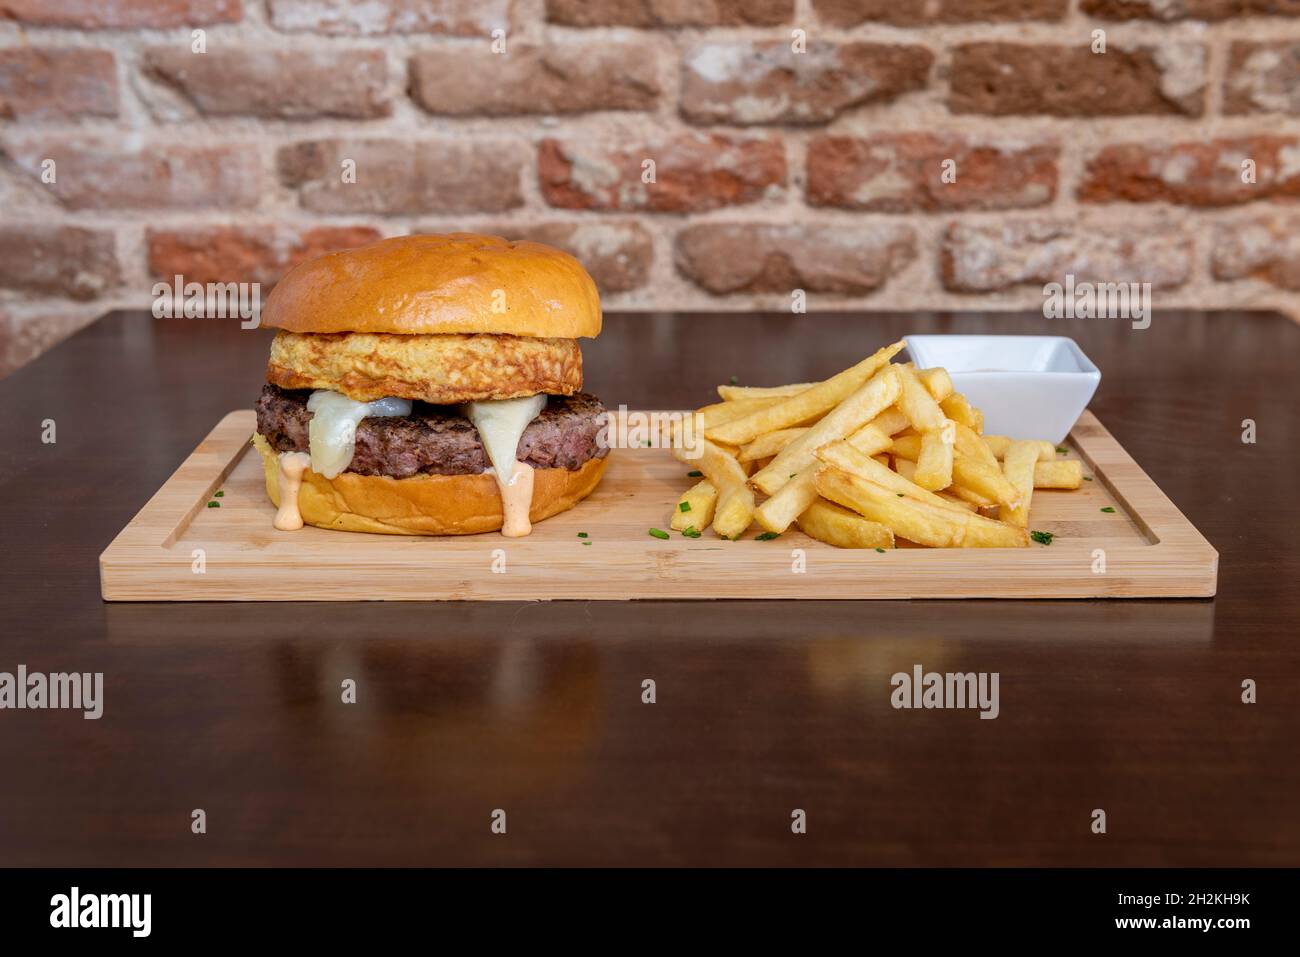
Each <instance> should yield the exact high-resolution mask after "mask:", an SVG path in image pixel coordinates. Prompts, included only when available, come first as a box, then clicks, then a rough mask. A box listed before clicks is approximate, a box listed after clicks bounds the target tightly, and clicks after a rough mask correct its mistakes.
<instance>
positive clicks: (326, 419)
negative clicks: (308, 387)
mask: <svg viewBox="0 0 1300 957" xmlns="http://www.w3.org/2000/svg"><path fill="white" fill-rule="evenodd" d="M307 408H308V410H310V411H311V413H312V416H311V424H310V425H309V426H308V428H307V438H308V440H309V442H310V443H311V444H310V448H311V470H312V471H313V472H315V473H316V474H317V475H323V476H324V477H325V478H327V479H332V478H334V477H335V476H337V475H338V474H339V473H340V472H342V471H343V470H344V469H346V468H347V467H348V466H349V465H351V464H352V455H353V453H354V452H356V449H357V425H358V424H360V422H361V420H362V419H366V418H381V417H384V416H394V415H410V414H411V400H410V399H376V400H375V401H374V402H357V401H356V400H355V399H349V398H348V397H347V396H345V395H341V394H340V393H338V392H330V391H329V390H327V389H320V390H318V391H316V392H313V393H312V394H311V398H309V399H308V400H307Z"/></svg>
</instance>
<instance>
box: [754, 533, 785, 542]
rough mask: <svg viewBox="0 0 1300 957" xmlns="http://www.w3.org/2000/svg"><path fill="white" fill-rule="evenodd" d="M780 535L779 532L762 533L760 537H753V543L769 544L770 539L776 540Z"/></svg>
mask: <svg viewBox="0 0 1300 957" xmlns="http://www.w3.org/2000/svg"><path fill="white" fill-rule="evenodd" d="M780 534H781V533H780V532H764V533H763V534H761V535H755V536H754V541H756V542H770V541H771V540H772V539H774V538H776V537H777V536H778V535H780Z"/></svg>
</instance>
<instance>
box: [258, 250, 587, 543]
mask: <svg viewBox="0 0 1300 957" xmlns="http://www.w3.org/2000/svg"><path fill="white" fill-rule="evenodd" d="M262 323H263V325H267V326H270V327H273V328H276V329H278V330H279V331H278V332H277V333H276V336H275V340H274V341H273V342H272V344H271V356H270V361H269V363H268V364H267V370H266V380H267V381H266V385H265V386H263V388H262V394H261V396H260V397H259V398H258V400H257V407H256V411H257V433H256V434H255V435H254V436H253V443H254V445H255V446H256V448H257V450H258V452H260V453H261V456H262V460H263V466H264V469H265V472H266V490H267V494H268V495H269V496H270V498H271V501H272V502H273V503H274V504H275V505H276V506H277V507H278V509H279V511H278V512H277V514H276V519H275V525H276V527H277V528H280V529H284V530H290V529H295V528H301V527H302V525H303V524H304V523H305V524H308V525H316V526H318V527H320V528H331V529H340V530H343V531H352V532H379V533H383V534H391V535H470V534H475V533H478V532H489V531H495V530H498V529H499V530H501V531H502V532H503V534H505V535H508V536H512V537H514V536H521V535H527V534H528V533H529V532H530V531H531V527H532V523H533V522H539V521H541V520H542V519H545V518H549V517H550V516H552V515H555V514H557V513H559V512H562V511H565V510H567V509H570V508H572V507H573V506H574V505H576V504H577V503H578V502H579V501H581V500H582V499H584V498H586V497H587V496H588V495H590V494H591V492H592V490H593V489H594V488H595V487H596V485H597V484H598V483H599V482H600V479H601V476H602V475H603V474H604V471H605V466H606V463H607V459H606V452H607V448H606V447H605V443H604V442H603V437H604V432H603V429H602V426H603V425H604V419H605V407H604V406H603V405H602V404H601V402H600V400H599V399H597V398H596V397H595V396H593V395H588V394H587V393H585V392H583V391H581V390H582V351H581V349H580V348H579V345H578V340H579V339H580V338H582V337H585V336H590V337H595V336H597V335H599V334H600V325H601V312H600V298H599V296H598V294H597V292H596V285H595V283H594V282H593V281H592V279H591V277H590V276H589V275H587V272H586V270H584V269H583V268H582V265H581V264H580V263H579V262H578V261H577V260H576V259H574V258H573V257H572V256H570V255H568V254H567V253H564V252H561V251H560V250H558V249H552V248H551V247H549V246H544V245H542V244H540V243H533V242H523V241H511V240H505V239H502V238H500V237H496V236H481V235H476V234H472V233H453V234H450V235H445V236H402V237H398V238H394V239H385V240H382V241H380V242H376V243H372V244H370V245H368V246H362V247H359V248H356V249H350V250H346V251H343V252H337V253H330V254H328V255H325V256H321V257H320V258H318V259H313V260H311V261H309V262H305V263H302V264H301V265H299V266H297V267H295V268H294V269H293V270H291V271H290V272H289V273H288V275H286V276H285V277H284V278H283V279H282V280H281V281H280V282H279V284H277V285H276V287H275V289H274V290H273V291H272V292H271V295H270V296H269V297H268V298H267V301H266V305H265V307H264V308H263V310H262Z"/></svg>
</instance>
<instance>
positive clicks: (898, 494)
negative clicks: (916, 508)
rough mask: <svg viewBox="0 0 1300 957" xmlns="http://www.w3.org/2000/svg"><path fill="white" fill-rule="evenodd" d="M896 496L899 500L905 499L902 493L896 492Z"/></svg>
mask: <svg viewBox="0 0 1300 957" xmlns="http://www.w3.org/2000/svg"><path fill="white" fill-rule="evenodd" d="M894 494H895V495H897V496H898V497H899V498H902V497H903V493H902V492H895V493H894Z"/></svg>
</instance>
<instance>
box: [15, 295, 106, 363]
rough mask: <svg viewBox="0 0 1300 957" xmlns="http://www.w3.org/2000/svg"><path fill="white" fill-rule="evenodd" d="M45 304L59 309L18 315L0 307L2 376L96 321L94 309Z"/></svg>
mask: <svg viewBox="0 0 1300 957" xmlns="http://www.w3.org/2000/svg"><path fill="white" fill-rule="evenodd" d="M45 308H56V311H54V312H38V313H35V314H31V315H21V316H19V315H14V314H12V313H8V312H5V310H3V309H0V378H3V377H5V376H7V375H9V374H10V373H11V372H14V371H16V370H17V369H18V368H19V367H21V366H24V365H26V364H27V363H28V362H31V361H32V360H33V359H35V358H36V357H37V356H39V355H40V354H41V353H42V352H44V351H46V350H47V349H49V348H50V347H52V346H54V345H56V344H57V343H59V342H61V341H63V340H64V339H66V338H68V336H70V335H72V334H73V333H74V332H76V331H77V330H78V329H81V328H82V327H83V326H88V325H90V324H91V323H92V322H94V321H95V313H94V312H85V311H83V312H70V311H64V310H61V309H57V307H45Z"/></svg>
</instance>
